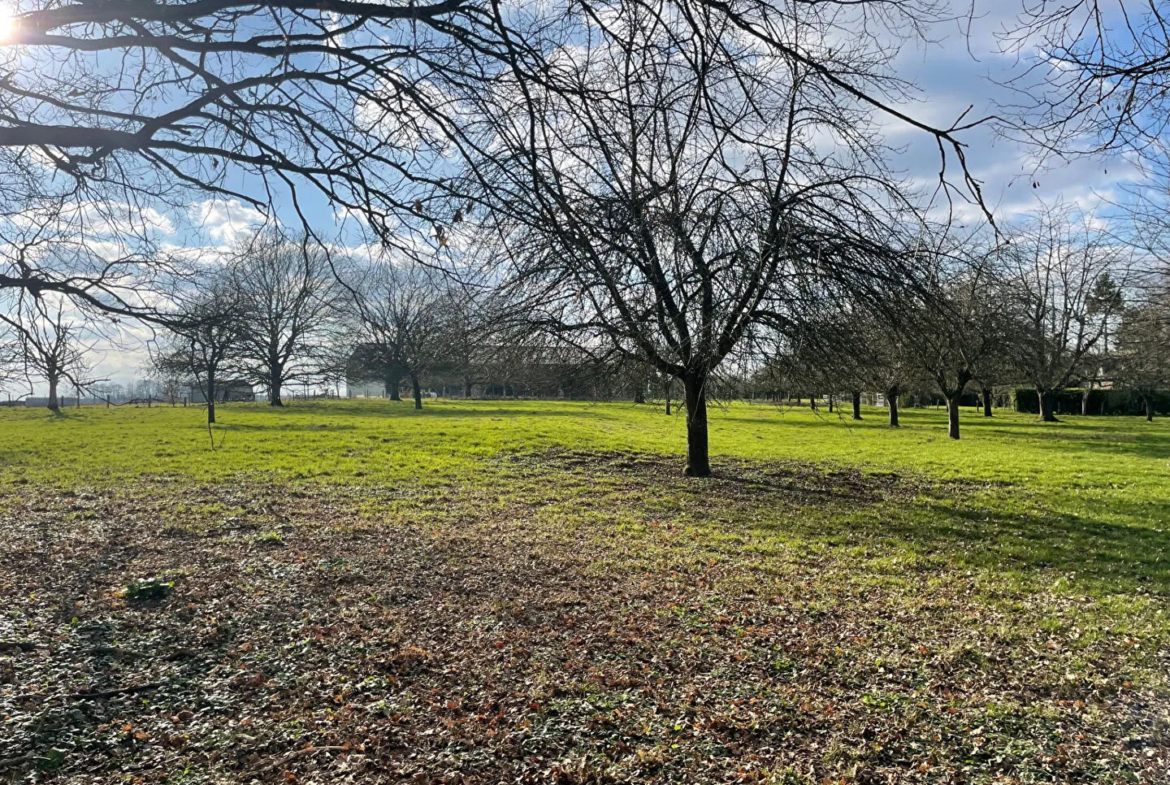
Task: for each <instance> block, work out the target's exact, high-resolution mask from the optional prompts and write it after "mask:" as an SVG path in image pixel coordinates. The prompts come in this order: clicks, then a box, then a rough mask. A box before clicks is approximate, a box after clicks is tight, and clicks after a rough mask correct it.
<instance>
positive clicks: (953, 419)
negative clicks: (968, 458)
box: [947, 392, 963, 439]
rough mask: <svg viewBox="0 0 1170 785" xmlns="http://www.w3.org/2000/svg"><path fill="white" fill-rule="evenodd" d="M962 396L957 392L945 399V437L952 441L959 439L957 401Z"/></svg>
mask: <svg viewBox="0 0 1170 785" xmlns="http://www.w3.org/2000/svg"><path fill="white" fill-rule="evenodd" d="M962 395H963V394H962V393H961V392H958V393H955V394H954V395H953V396H952V397H950V398H947V436H949V437H951V438H952V439H958V438H959V399H960V398H962Z"/></svg>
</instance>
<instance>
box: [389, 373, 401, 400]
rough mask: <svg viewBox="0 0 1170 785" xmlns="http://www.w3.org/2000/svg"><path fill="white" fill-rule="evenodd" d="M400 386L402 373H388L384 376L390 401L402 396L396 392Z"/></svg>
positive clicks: (399, 398)
mask: <svg viewBox="0 0 1170 785" xmlns="http://www.w3.org/2000/svg"><path fill="white" fill-rule="evenodd" d="M401 386H402V374H400V373H397V372H395V373H390V374H387V376H386V394H387V395H389V396H390V400H392V401H401V400H402V396H401V395H400V394H399V392H398V388H399V387H401Z"/></svg>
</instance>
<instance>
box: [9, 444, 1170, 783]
mask: <svg viewBox="0 0 1170 785" xmlns="http://www.w3.org/2000/svg"><path fill="white" fill-rule="evenodd" d="M594 459H595V460H594V462H593V463H592V465H589V464H588V461H583V462H582V465H581V466H579V467H578V466H575V465H574V463H573V461H574V460H576V458H574V457H573V456H569V457H568V458H567V459H564V460H561V459H557V460H559V461H560V462H559V464H556V463H554V469H549V470H547V471H546V470H538V469H537V468H535V467H532V469H531V471H530V472H527V470H521V471H520V472H519V473H518V474H517V475H514V478H513V479H515V477H517V476H518V477H519V478H520V479H519V480H518V481H517V482H518V483H519V485H517V486H514V488H515V490H514V492H513V493H512V494H511V495H510V496H508V497H506V498H505V497H501V496H486V495H484V493H483V491H482V490H480V491H476V490H474V489H458V488H439V489H430V490H424V489H415V490H409V489H405V490H404V489H386V488H383V489H376V488H374V489H371V488H361V489H358V488H352V489H346V488H304V487H302V488H298V489H290V488H286V487H276V486H259V485H254V484H245V483H241V484H239V485H236V486H233V487H219V488H215V487H186V486H179V485H176V484H167V483H161V482H160V483H155V484H144V485H142V486H139V487H135V488H132V489H127V490H124V491H122V492H119V493H111V492H105V491H97V490H91V491H86V492H75V493H71V494H63V493H59V492H50V491H36V490H33V489H31V488H28V487H25V488H22V489H21V491H20V494H21V495H20V496H19V497H17V496H13V495H10V496H8V497H0V510H3V512H0V529H2V531H3V533H4V541H3V544H2V546H0V594H2V595H3V596H4V597H5V598H7V602H6V607H5V613H4V615H3V617H2V619H0V640H2V641H6V642H12V641H19V642H22V643H23V644H25V645H23V646H17V647H8V648H6V649H5V650H3V651H0V716H3V718H4V721H3V724H2V726H0V750H3V753H0V755H2V756H3V757H2V758H0V778H3V777H5V776H8V777H11V778H12V779H13V781H16V780H22V779H24V778H26V777H29V776H33V777H37V778H43V779H61V780H68V781H77V782H82V781H84V782H122V781H125V780H126V779H129V780H132V781H141V782H169V783H180V782H182V783H195V782H247V781H252V780H260V781H272V782H277V781H281V782H294V781H298V782H331V783H332V782H339V781H354V782H400V781H409V782H420V783H432V782H475V783H481V782H482V783H498V782H532V783H549V782H554V783H602V782H639V783H641V782H806V781H807V782H861V783H886V782H932V783H935V782H937V783H943V782H956V783H958V782H962V783H967V782H1005V783H1006V782H1086V783H1087V782H1103V781H1114V780H1118V781H1120V780H1128V781H1141V782H1150V783H1153V782H1163V781H1165V777H1166V775H1167V766H1168V765H1170V743H1168V741H1167V736H1166V733H1167V722H1168V718H1167V712H1168V707H1167V703H1166V700H1165V695H1164V694H1163V693H1161V692H1160V691H1158V690H1155V689H1154V688H1153V687H1150V686H1142V685H1140V684H1139V685H1138V686H1134V683H1133V682H1132V681H1131V680H1130V679H1131V678H1132V677H1131V676H1130V675H1129V674H1130V672H1131V671H1132V670H1133V663H1134V662H1136V661H1137V660H1138V658H1139V655H1140V656H1141V657H1146V658H1148V657H1150V656H1154V657H1156V656H1159V655H1161V656H1164V652H1149V651H1146V650H1145V649H1143V647H1148V645H1149V644H1148V643H1146V642H1143V641H1141V640H1135V639H1133V638H1131V637H1128V636H1123V635H1117V636H1110V635H1104V636H1100V637H1098V638H1096V639H1095V640H1093V641H1091V642H1086V641H1085V640H1083V639H1082V638H1080V637H1078V633H1077V632H1076V631H1075V630H1073V629H1049V628H1046V627H1045V626H1044V625H1043V624H1042V623H1041V620H1042V619H1044V618H1049V617H1050V616H1051V615H1052V614H1053V613H1059V611H1060V609H1061V607H1062V605H1067V604H1068V603H1072V602H1074V600H1070V599H1068V598H1060V597H1056V596H1047V595H1042V596H1029V597H1021V598H1008V600H1006V601H1005V602H1002V603H993V602H988V601H987V600H986V598H981V597H979V596H977V595H976V592H975V585H974V581H973V579H972V578H971V577H970V576H969V575H966V574H964V573H962V572H960V571H958V570H951V571H938V570H935V571H933V572H930V573H924V574H922V575H921V576H915V577H914V579H913V580H910V581H905V580H901V581H899V580H889V581H888V582H883V581H880V580H874V579H873V576H861V575H859V574H856V572H855V571H853V570H852V568H851V567H850V565H849V556H848V554H833V553H819V554H816V555H815V556H813V557H810V556H809V555H808V554H805V553H802V552H801V551H800V550H799V549H798V548H794V547H782V546H780V547H763V546H762V545H761V543H759V542H758V541H753V540H752V539H751V538H750V537H744V536H743V535H742V534H735V535H734V536H732V534H731V533H729V531H725V530H720V529H719V528H718V527H717V526H716V527H713V528H712V529H711V531H710V532H708V533H701V532H696V530H695V528H694V527H693V526H687V525H683V524H682V523H681V522H680V521H682V519H684V518H685V517H686V510H685V509H682V508H680V509H679V510H678V511H677V512H676V513H675V515H676V517H677V520H676V519H675V518H672V517H671V515H670V514H663V512H662V510H661V509H659V507H660V506H662V505H659V504H658V502H662V503H663V505H664V506H665V509H667V510H669V509H671V508H672V505H674V504H675V503H676V500H675V499H673V498H672V499H668V500H666V501H665V502H663V500H661V499H654V498H651V497H652V496H653V495H654V494H657V493H662V494H671V493H674V490H673V488H674V486H673V483H674V481H673V480H671V481H669V482H662V483H661V484H658V485H655V484H654V483H651V482H648V480H649V479H650V478H651V477H652V476H657V474H658V473H659V472H660V467H655V466H654V465H653V462H652V461H651V462H648V464H647V465H641V466H639V465H637V464H638V460H640V459H634V464H633V465H630V466H618V465H616V464H614V465H608V464H612V463H613V461H614V460H625V459H614V458H604V459H603V460H602V461H601V462H600V464H599V463H598V462H597V461H596V456H594ZM607 462H608V463H607ZM607 466H608V468H607ZM515 468H516V467H513V469H515ZM521 469H523V467H521ZM574 472H580V473H582V475H583V479H582V478H578V480H574V479H573V477H572V476H571V475H572V474H573V473H574ZM753 472H754V473H752V472H747V473H743V474H740V475H737V476H736V477H732V478H726V477H725V478H724V479H722V480H718V479H717V480H715V481H712V482H710V483H708V484H707V485H706V486H704V490H702V492H701V493H699V494H697V495H696V497H695V498H694V499H691V500H690V501H686V502H685V504H700V503H701V504H704V505H707V506H712V505H713V506H716V507H718V506H720V505H726V506H727V507H728V509H731V508H735V509H736V510H737V511H738V512H740V513H741V512H742V505H745V504H751V503H755V504H775V503H778V501H777V500H780V499H786V500H788V501H787V503H788V504H790V505H791V506H792V507H793V509H798V508H799V507H800V506H801V505H802V504H809V505H811V504H825V503H839V504H847V505H854V504H862V503H864V504H872V503H877V502H880V501H882V500H885V499H889V498H891V496H893V497H898V495H899V494H903V493H904V492H905V493H906V494H908V495H912V494H913V493H917V490H916V489H914V488H913V486H912V485H909V486H907V485H905V482H908V481H903V480H901V479H899V478H895V477H893V476H885V477H878V478H870V479H869V480H867V479H866V478H865V476H863V475H860V474H858V475H857V476H833V475H832V474H831V473H830V472H826V471H825V470H823V469H820V468H818V467H807V471H800V470H797V469H794V468H792V467H781V468H773V469H769V468H767V467H762V468H757V469H754V470H753ZM606 477H608V478H609V480H611V481H612V483H611V485H609V486H605V487H602V486H604V483H602V486H598V487H599V490H598V491H597V492H596V493H591V492H590V491H589V489H588V487H587V486H586V485H578V486H575V487H571V488H570V486H573V483H574V482H579V483H584V482H586V481H588V482H594V481H597V480H598V478H601V479H605V478H606ZM679 482H687V481H685V480H681V479H680V480H679ZM554 487H555V488H558V489H559V491H556V492H554V491H552V490H550V489H551V488H554ZM690 487H692V488H693V487H695V486H694V485H692V486H690ZM656 488H657V489H659V490H656ZM907 488H909V490H906V489H907ZM566 489H568V490H566ZM753 500H754V501H753ZM737 505H738V506H737ZM577 507H580V508H581V509H582V510H583V512H581V513H580V514H577V513H576V512H574V510H575V509H576V508H577ZM424 512H425V514H424ZM643 513H644V514H643ZM639 515H641V518H640V519H641V520H643V522H644V523H645V526H646V533H645V534H641V535H638V534H635V533H631V531H630V528H629V526H628V525H627V523H628V519H629V518H631V517H635V518H637V517H638V516H639ZM623 521H626V522H627V523H623ZM273 532H275V533H276V534H278V535H279V536H278V537H273V536H266V535H269V534H270V533H273ZM737 538H738V539H737ZM274 544H275V545H274ZM155 575H157V576H160V577H161V578H164V579H166V580H168V581H174V587H173V590H172V591H171V593H170V594H169V596H167V597H166V598H164V599H160V600H148V601H133V600H130V599H128V598H126V597H123V596H121V594H120V592H119V589H120V588H121V587H123V586H124V585H126V583H127V582H129V581H130V580H132V579H134V578H140V577H144V576H155ZM83 695H101V696H102V697H88V698H87V697H79V696H83Z"/></svg>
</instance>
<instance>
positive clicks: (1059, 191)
mask: <svg viewBox="0 0 1170 785" xmlns="http://www.w3.org/2000/svg"><path fill="white" fill-rule="evenodd" d="M0 2H3V0H0ZM1022 2H1023V0H975V3H974V6H973V7H969V6H968V5H967V4H966V3H964V2H961V0H960V2H958V3H957V5H955V7H954V14H955V16H956V17H958V18H957V19H956V21H953V22H946V23H942V24H940V25H938V26H936V27H935V28H933V29H932V30H931V31H930V35H931V38H932V39H933V40H932V41H931V42H930V43H925V44H914V43H911V44H907V45H905V46H904V47H903V49H902V51H901V53H900V55H899V56H898V59H897V61H896V65H897V70H898V73H899V75H900V76H902V77H903V78H905V79H907V80H909V81H910V82H913V83H915V84H917V85H918V87H919V88H920V94H919V96H918V99H919V100H918V101H917V102H916V103H915V104H914V105H912V106H909V107H905V108H906V109H907V110H908V113H909V114H912V115H913V116H915V117H917V118H919V119H922V120H925V121H928V122H931V123H933V124H936V125H939V126H947V125H949V124H951V123H952V122H954V121H955V120H957V119H958V118H959V117H960V116H961V115H962V114H963V113H964V112H968V107H971V108H970V110H969V112H968V115H967V119H968V120H970V119H972V118H976V117H984V116H988V115H991V114H994V113H995V112H996V111H997V104H1002V103H1010V102H1011V101H1012V100H1013V96H1012V94H1011V91H1010V90H1009V89H1007V88H1005V87H1003V86H1002V83H1004V82H1006V81H1007V80H1009V79H1010V78H1011V77H1012V76H1013V75H1015V74H1018V73H1019V71H1020V69H1021V68H1022V67H1023V66H1022V63H1021V60H1020V58H1019V57H1018V56H1017V55H1016V54H1014V53H1005V52H1003V51H1002V50H1001V46H1000V43H999V41H998V40H997V36H996V33H999V32H1002V31H1003V30H1005V29H1008V28H1010V27H1011V26H1012V23H1013V20H1014V19H1015V18H1016V16H1017V14H1019V13H1020V10H1021V7H1022V5H1021V3H1022ZM968 11H970V12H971V15H970V17H968ZM1024 54H1025V55H1027V54H1030V53H1029V52H1027V51H1025V53H1024ZM886 128H887V135H888V140H889V142H890V143H891V144H893V145H895V146H897V147H899V148H901V150H902V151H901V153H900V154H899V155H898V156H897V159H896V161H897V165H898V166H899V167H900V168H901V169H902V170H903V171H904V172H905V174H906V175H907V176H908V178H909V179H910V180H911V181H913V182H920V183H924V184H929V183H933V182H935V181H937V177H938V169H939V153H938V147H937V145H936V144H935V142H934V140H933V139H932V138H930V137H928V136H926V135H924V134H922V133H921V132H919V131H917V130H915V129H912V128H910V127H909V126H906V125H903V124H900V123H898V122H897V121H891V122H889V123H888V124H887V126H886ZM962 138H963V139H964V141H966V142H967V144H968V145H969V147H968V149H967V157H968V163H969V165H970V168H971V170H972V172H973V173H974V175H975V176H976V177H977V178H978V179H979V180H981V181H982V182H983V190H984V196H985V199H986V202H987V203H988V204H989V205H990V206H991V207H992V208H993V210H994V212H995V215H996V218H997V220H998V221H1000V222H1004V221H1009V220H1011V219H1012V218H1015V217H1019V216H1021V215H1024V214H1026V213H1028V212H1029V211H1031V210H1033V209H1035V208H1036V207H1037V205H1038V202H1039V200H1043V201H1044V202H1047V203H1052V202H1056V201H1063V202H1064V203H1066V204H1077V205H1079V206H1080V207H1082V208H1083V209H1085V210H1088V211H1093V210H1095V209H1098V207H1099V205H1101V204H1102V202H1103V201H1104V202H1105V203H1107V202H1108V200H1110V199H1111V198H1116V197H1117V196H1118V187H1119V185H1121V184H1122V183H1123V182H1124V181H1125V180H1126V179H1127V178H1132V177H1135V173H1134V171H1133V170H1132V169H1131V168H1130V167H1128V166H1126V165H1125V164H1124V162H1122V161H1116V160H1114V161H1101V160H1077V161H1074V162H1071V163H1059V162H1058V163H1055V164H1053V163H1049V165H1047V166H1046V167H1044V168H1041V169H1039V170H1038V169H1037V162H1036V159H1035V157H1034V155H1033V154H1032V152H1031V151H1030V150H1029V149H1027V148H1026V147H1024V146H1022V145H1020V144H1017V143H1014V142H1012V141H1010V140H1007V139H1003V138H997V137H996V136H995V134H994V132H993V131H992V129H991V127H990V126H989V127H987V128H985V129H975V130H972V131H969V132H966V133H965V135H964V136H963V137H962ZM950 166H951V167H955V166H956V163H955V162H954V161H953V160H952V161H951V162H950ZM951 172H952V176H956V175H957V170H956V169H954V168H952V169H951ZM1033 183H1035V184H1036V187H1033ZM958 207H959V210H960V212H959V215H960V216H965V217H969V218H970V219H975V218H976V217H977V215H978V211H977V210H975V209H972V208H971V207H969V206H968V207H964V206H963V205H959V206H958ZM261 217H262V216H261V215H260V214H259V213H258V212H256V211H255V210H253V209H252V208H250V207H248V206H247V205H244V204H241V203H239V202H233V201H226V200H222V199H208V200H205V201H199V202H196V203H194V204H191V205H190V207H189V215H188V216H186V218H187V222H188V223H189V224H190V227H191V228H190V229H186V228H185V229H183V230H181V231H180V230H176V229H174V228H173V227H171V228H168V227H167V226H166V225H165V223H164V224H163V225H162V226H161V227H160V232H161V233H162V234H163V235H166V234H167V232H168V231H170V232H171V236H170V237H168V238H166V239H167V241H168V242H171V243H173V244H174V245H176V246H182V245H190V246H197V247H200V248H204V249H216V248H219V249H224V248H226V247H228V246H230V244H231V243H232V241H233V240H234V238H235V237H236V236H237V235H238V234H240V233H241V232H244V231H247V229H248V228H249V227H250V226H251V225H253V224H254V223H255V222H257V221H258V220H260V219H261ZM148 337H149V331H148V330H146V329H144V328H140V327H135V326H133V325H128V326H126V327H124V328H123V330H122V332H120V333H119V334H118V335H117V336H116V340H115V341H109V340H103V341H98V342H97V343H95V350H96V351H95V353H94V373H95V376H97V377H102V378H110V379H113V380H115V381H118V382H121V383H130V382H132V381H133V380H134V379H136V378H139V377H140V376H141V368H142V367H143V365H144V363H145V361H146V359H147V356H146V352H145V350H144V341H145V340H147V339H148Z"/></svg>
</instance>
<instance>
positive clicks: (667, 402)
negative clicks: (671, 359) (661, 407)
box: [665, 379, 671, 417]
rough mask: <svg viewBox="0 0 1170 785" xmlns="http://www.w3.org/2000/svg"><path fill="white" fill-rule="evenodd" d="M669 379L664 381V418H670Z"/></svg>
mask: <svg viewBox="0 0 1170 785" xmlns="http://www.w3.org/2000/svg"><path fill="white" fill-rule="evenodd" d="M670 381H671V380H670V379H667V380H666V385H665V387H666V416H667V417H669V416H670Z"/></svg>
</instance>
